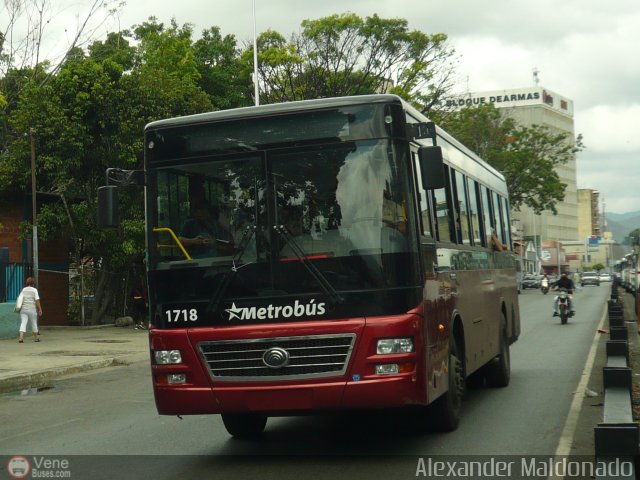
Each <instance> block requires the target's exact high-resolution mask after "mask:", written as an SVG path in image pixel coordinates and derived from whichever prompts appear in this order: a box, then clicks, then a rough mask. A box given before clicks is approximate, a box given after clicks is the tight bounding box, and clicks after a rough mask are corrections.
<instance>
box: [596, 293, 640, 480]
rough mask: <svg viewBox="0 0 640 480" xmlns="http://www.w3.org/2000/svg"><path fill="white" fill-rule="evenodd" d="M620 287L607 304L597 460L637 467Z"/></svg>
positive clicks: (638, 434) (639, 441)
mask: <svg viewBox="0 0 640 480" xmlns="http://www.w3.org/2000/svg"><path fill="white" fill-rule="evenodd" d="M617 288H618V287H617V285H615V284H614V285H612V287H611V290H612V292H611V299H610V300H609V301H608V304H607V313H608V317H609V331H610V336H609V340H608V341H607V345H606V352H607V363H606V366H605V367H603V372H602V373H603V385H604V414H603V421H602V422H601V423H599V424H598V425H597V426H596V427H595V428H594V435H595V454H596V461H597V462H598V464H612V465H613V464H614V463H615V462H630V463H632V464H633V462H634V459H635V457H636V455H638V454H639V453H640V448H639V445H640V429H639V428H638V424H637V423H636V422H634V421H633V410H632V388H633V386H632V378H633V377H632V372H631V368H630V367H629V332H628V330H627V327H626V325H625V323H624V311H623V304H622V300H621V299H620V297H619V296H618V291H617ZM634 324H635V323H634ZM605 470H606V469H605ZM634 475H635V472H634ZM598 478H606V477H598ZM634 478H635V477H634Z"/></svg>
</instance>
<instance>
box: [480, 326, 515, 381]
mask: <svg viewBox="0 0 640 480" xmlns="http://www.w3.org/2000/svg"><path fill="white" fill-rule="evenodd" d="M499 341H500V352H499V353H498V356H497V357H495V358H494V359H492V360H491V361H490V362H489V364H488V365H487V366H486V371H485V378H486V379H487V385H488V386H489V387H506V386H507V385H509V381H510V380H511V352H510V349H509V338H508V336H507V319H506V317H505V315H504V313H503V314H502V318H501V320H500V339H499Z"/></svg>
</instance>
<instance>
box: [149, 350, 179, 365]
mask: <svg viewBox="0 0 640 480" xmlns="http://www.w3.org/2000/svg"><path fill="white" fill-rule="evenodd" d="M153 353H154V358H155V360H156V364H157V365H177V364H179V363H182V355H181V354H180V350H156V351H155V352H153Z"/></svg>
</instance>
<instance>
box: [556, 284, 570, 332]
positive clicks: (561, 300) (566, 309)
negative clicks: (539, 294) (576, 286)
mask: <svg viewBox="0 0 640 480" xmlns="http://www.w3.org/2000/svg"><path fill="white" fill-rule="evenodd" d="M556 298H557V299H558V310H557V312H558V316H559V317H560V323H561V324H562V325H564V324H565V323H567V320H568V319H569V318H570V317H572V316H573V313H572V312H571V305H570V302H571V294H570V293H569V292H568V291H566V290H564V289H563V290H560V291H559V292H558V296H557V297H556Z"/></svg>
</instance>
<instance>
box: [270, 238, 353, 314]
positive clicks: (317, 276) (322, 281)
mask: <svg viewBox="0 0 640 480" xmlns="http://www.w3.org/2000/svg"><path fill="white" fill-rule="evenodd" d="M273 229H274V230H275V231H276V232H277V233H279V234H280V235H281V236H282V238H284V239H285V240H286V241H287V245H288V246H289V247H291V250H292V251H293V253H294V255H295V256H296V257H298V260H300V263H302V265H304V267H305V268H306V269H307V271H308V272H309V274H310V275H311V276H312V277H313V279H314V280H315V281H316V282H317V283H318V285H320V287H321V288H322V290H324V293H326V294H327V295H328V296H329V297H330V298H331V300H332V301H333V303H334V304H341V303H343V302H344V298H343V297H342V296H341V295H340V294H339V293H338V292H337V291H336V289H335V288H333V285H331V283H329V280H327V277H325V276H324V275H323V274H322V272H321V271H320V270H318V268H317V267H316V266H315V265H314V264H313V263H312V262H310V261H309V255H308V254H307V253H306V252H305V251H304V249H303V248H302V247H301V246H300V245H299V244H298V242H296V241H295V239H294V237H293V235H291V232H289V230H287V227H285V226H284V225H274V227H273Z"/></svg>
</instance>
